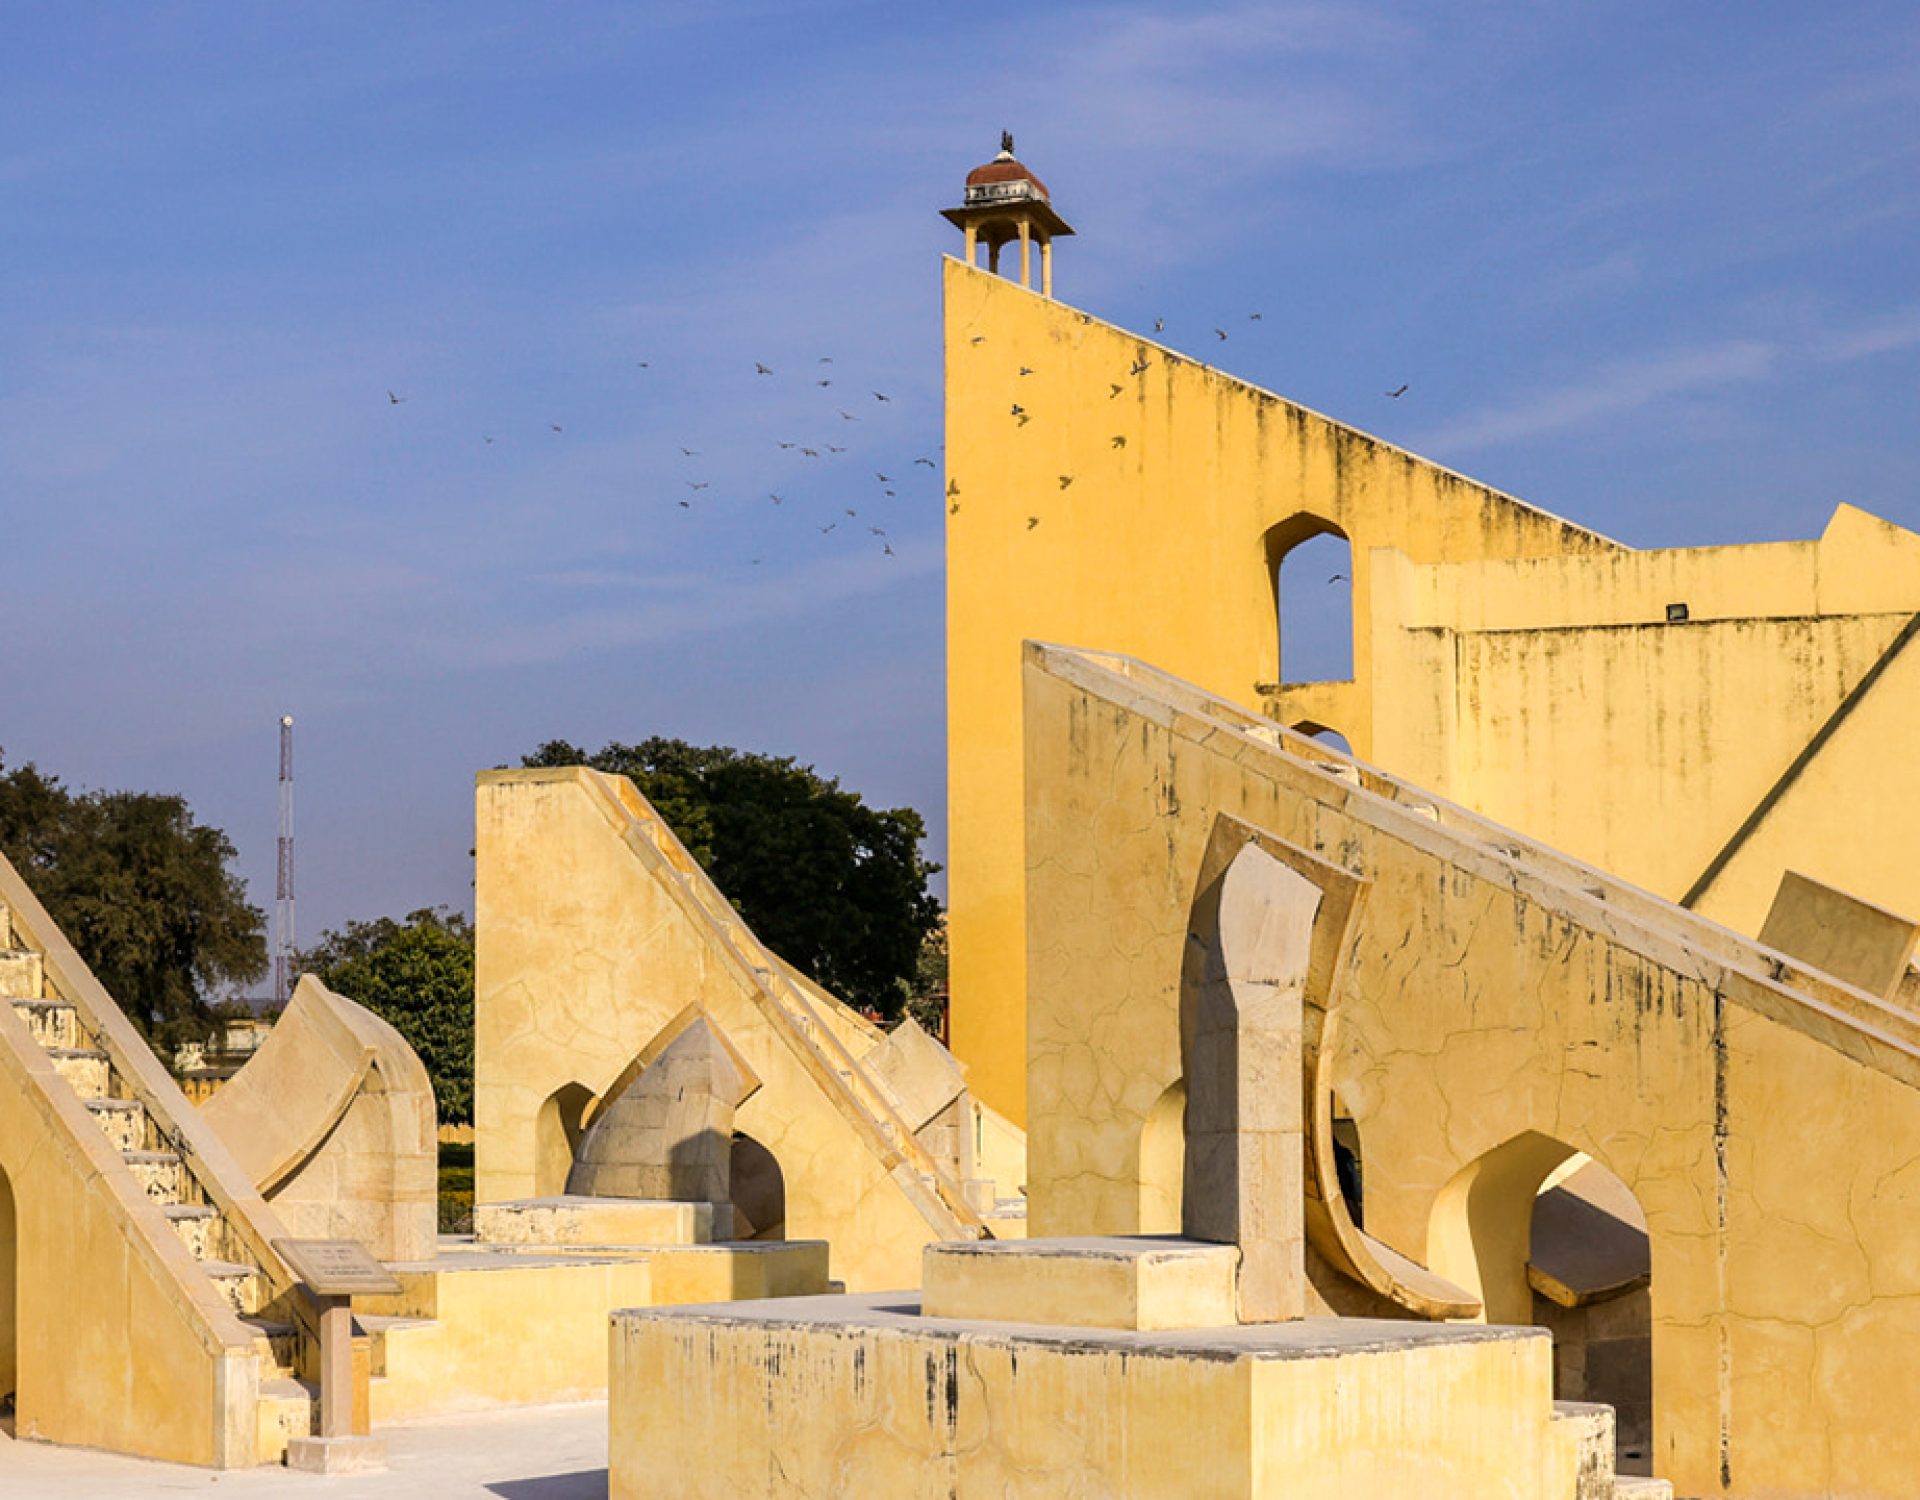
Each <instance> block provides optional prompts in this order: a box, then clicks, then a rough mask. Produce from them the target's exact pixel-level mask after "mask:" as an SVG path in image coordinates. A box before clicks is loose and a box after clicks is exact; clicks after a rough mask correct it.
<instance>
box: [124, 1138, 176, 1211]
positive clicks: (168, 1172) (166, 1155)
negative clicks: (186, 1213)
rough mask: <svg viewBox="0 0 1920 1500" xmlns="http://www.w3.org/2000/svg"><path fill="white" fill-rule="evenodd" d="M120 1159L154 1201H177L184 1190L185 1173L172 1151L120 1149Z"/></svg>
mask: <svg viewBox="0 0 1920 1500" xmlns="http://www.w3.org/2000/svg"><path fill="white" fill-rule="evenodd" d="M120 1156H121V1159H122V1160H123V1161H125V1162H126V1164H127V1166H128V1167H129V1168H131V1169H132V1171H133V1178H134V1181H135V1182H137V1183H139V1184H140V1186H141V1187H143V1188H145V1189H146V1193H147V1196H148V1197H149V1198H151V1199H153V1201H154V1202H155V1203H160V1204H168V1203H178V1202H179V1201H180V1199H181V1197H182V1196H183V1195H184V1193H185V1190H186V1173H185V1172H184V1171H183V1170H182V1169H181V1166H180V1158H179V1156H178V1155H177V1154H176V1153H174V1152H172V1151H122V1152H121V1153H120Z"/></svg>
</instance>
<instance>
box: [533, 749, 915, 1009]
mask: <svg viewBox="0 0 1920 1500" xmlns="http://www.w3.org/2000/svg"><path fill="white" fill-rule="evenodd" d="M522 764H523V765H528V766H577V765H585V766H592V767H593V768H594V769H595V770H598V771H611V772H615V773H617V774H619V775H622V776H629V777H631V778H632V779H633V781H634V783H635V784H636V785H637V786H638V787H639V788H640V790H641V792H642V793H643V794H644V795H645V796H646V798H647V800H648V801H649V802H651V803H652V804H653V805H654V807H655V808H657V809H658V810H659V812H660V815H661V816H662V817H663V818H665V819H666V821H667V824H668V826H669V827H671V828H672V829H673V831H674V833H675V834H677V835H678V836H679V838H680V841H681V842H682V843H683V844H685V845H686V846H687V848H688V850H689V851H690V852H691V853H692V855H693V857H694V858H695V859H697V860H698V861H699V862H700V863H701V865H702V866H704V867H705V869H706V871H707V873H708V874H709V875H711V876H712V877H713V880H714V883H715V884H716V885H718V886H719V887H720V889H721V890H722V891H724V892H725V893H726V895H727V898H728V899H729V900H730V901H732V903H733V904H734V906H735V908H737V909H738V911H739V912H740V914H741V916H743V917H745V918H746V920H747V923H748V925H749V926H751V927H752V928H753V930H754V932H755V933H756V934H757V935H758V936H759V937H760V939H761V940H762V941H763V942H765V943H766V945H767V946H768V947H769V948H771V949H773V951H774V952H776V953H778V954H779V955H780V956H781V957H782V958H784V959H785V960H786V961H787V962H788V963H790V964H792V965H793V966H794V967H795V968H797V969H799V970H801V971H802V972H803V973H805V974H806V975H808V976H809V977H810V978H812V979H813V980H814V981H815V982H816V983H817V984H820V985H822V986H824V987H825V988H826V989H828V990H830V991H832V992H833V993H834V994H835V995H837V996H839V997H840V999H842V1000H844V1001H846V1002H847V1003H848V1004H849V1005H855V1006H860V1007H863V1008H867V1009H871V1010H874V1011H877V1012H878V1013H879V1014H880V1015H881V1016H882V1017H884V1018H885V1019H887V1020H889V1021H891V1020H893V1019H895V1018H897V1017H898V1016H899V1015H900V1012H901V1010H902V1008H903V1007H904V1006H905V1004H906V1002H907V999H908V997H909V996H910V995H911V994H912V993H913V987H914V978H915V974H916V972H917V968H918V962H919V958H920V946H921V943H922V942H923V941H924V940H925V939H926V936H927V934H928V933H929V932H931V931H932V930H933V929H934V928H935V927H937V926H938V925H939V921H940V905H939V903H938V902H937V901H935V900H934V898H933V896H932V895H931V894H930V893H929V892H928V890H927V878H928V877H929V876H930V875H932V874H933V873H934V872H935V871H936V870H937V869H938V868H939V866H937V865H932V864H928V863H927V862H926V861H925V860H923V859H922V858H921V857H920V841H921V840H922V839H923V838H925V837H926V825H925V824H924V823H923V822H922V821H921V819H920V814H919V813H917V812H915V811H914V810H913V809H912V808H910V807H896V808H891V809H888V810H885V811H882V810H879V809H876V808H871V807H868V806H867V805H866V803H864V802H863V801H861V799H860V796H859V794H858V793H855V792H850V791H846V790H845V789H843V788H842V787H841V785H840V783H839V782H838V781H837V780H834V779H833V778H831V777H825V776H821V775H819V774H818V773H817V772H815V771H814V769H813V768H812V767H811V766H802V765H799V764H797V763H796V762H795V761H793V760H792V759H790V758H788V757H784V756H771V755H758V754H753V753H750V752H746V751H740V750H733V749H729V748H728V747H726V746H719V745H716V746H701V745H689V744H687V743H686V742H685V741H683V740H672V739H661V738H653V739H648V740H643V741H641V742H640V743H639V744H637V745H622V744H617V743H616V744H609V745H607V746H606V748H604V749H603V750H600V751H599V752H598V753H596V754H593V755H588V754H586V753H585V752H584V751H582V750H580V749H579V748H577V747H576V746H573V745H570V744H568V743H566V742H565V741H564V740H553V741H550V742H549V743H547V744H545V745H542V746H541V747H540V748H539V749H538V750H537V751H535V752H534V753H533V754H532V755H529V756H527V757H526V758H525V759H524V760H523V761H522Z"/></svg>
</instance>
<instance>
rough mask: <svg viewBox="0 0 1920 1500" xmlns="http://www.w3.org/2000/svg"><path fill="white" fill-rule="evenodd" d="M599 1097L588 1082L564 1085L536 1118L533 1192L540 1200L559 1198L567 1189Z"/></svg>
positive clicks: (550, 1098) (549, 1099) (548, 1100)
mask: <svg viewBox="0 0 1920 1500" xmlns="http://www.w3.org/2000/svg"><path fill="white" fill-rule="evenodd" d="M596 1102H597V1096H596V1095H595V1094H594V1092H593V1090H592V1089H590V1088H588V1087H587V1086H586V1085H585V1084H584V1083H563V1084H562V1085H561V1086H560V1087H559V1088H557V1089H555V1090H554V1091H553V1092H552V1093H551V1094H549V1095H548V1096H547V1098H546V1102H545V1103H544V1104H542V1105H541V1106H540V1112H539V1113H538V1114H537V1115H536V1116H535V1117H534V1125H533V1140H534V1158H533V1191H534V1196H535V1197H537V1198H556V1197H559V1196H560V1195H561V1194H562V1193H564V1192H566V1190H567V1174H568V1173H569V1172H571V1171H572V1170H573V1158H574V1153H575V1152H576V1151H578V1150H579V1148H580V1138H581V1136H583V1135H584V1134H585V1133H586V1122H587V1117H588V1115H589V1114H590V1113H591V1112H592V1109H593V1106H594V1104H595V1103H596Z"/></svg>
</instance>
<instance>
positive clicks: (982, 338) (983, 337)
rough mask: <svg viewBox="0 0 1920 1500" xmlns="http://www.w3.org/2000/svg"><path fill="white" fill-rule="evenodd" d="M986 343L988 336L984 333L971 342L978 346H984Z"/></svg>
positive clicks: (977, 334)
mask: <svg viewBox="0 0 1920 1500" xmlns="http://www.w3.org/2000/svg"><path fill="white" fill-rule="evenodd" d="M986 341H987V336H986V335H985V334H984V333H976V334H975V335H974V336H973V338H972V340H971V342H973V343H976V344H984V343H985V342H986Z"/></svg>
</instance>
